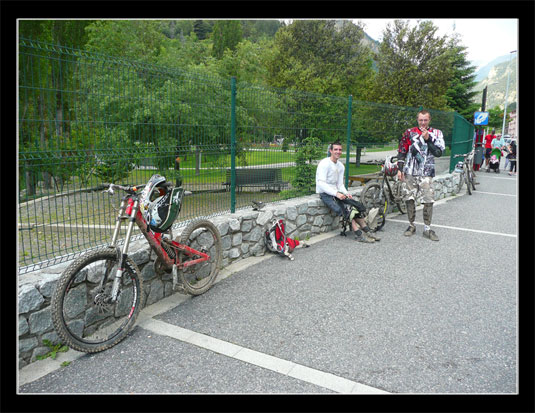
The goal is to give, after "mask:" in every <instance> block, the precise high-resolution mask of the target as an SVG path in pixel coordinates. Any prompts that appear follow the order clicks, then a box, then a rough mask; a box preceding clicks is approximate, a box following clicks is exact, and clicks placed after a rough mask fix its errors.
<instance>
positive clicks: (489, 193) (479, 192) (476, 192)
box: [473, 191, 516, 196]
mask: <svg viewBox="0 0 535 413" xmlns="http://www.w3.org/2000/svg"><path fill="white" fill-rule="evenodd" d="M473 193H474V194H486V195H502V196H516V194H514V195H512V194H501V193H499V192H483V191H475V192H473Z"/></svg>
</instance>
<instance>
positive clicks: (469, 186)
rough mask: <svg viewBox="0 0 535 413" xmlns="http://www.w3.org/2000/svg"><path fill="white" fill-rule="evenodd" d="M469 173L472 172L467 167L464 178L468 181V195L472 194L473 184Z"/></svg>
mask: <svg viewBox="0 0 535 413" xmlns="http://www.w3.org/2000/svg"><path fill="white" fill-rule="evenodd" d="M469 174H470V171H469V170H468V169H467V168H465V171H464V173H463V175H464V180H465V182H466V192H467V193H468V195H472V185H471V183H470V177H469Z"/></svg>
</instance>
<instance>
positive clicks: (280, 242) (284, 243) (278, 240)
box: [264, 219, 299, 261]
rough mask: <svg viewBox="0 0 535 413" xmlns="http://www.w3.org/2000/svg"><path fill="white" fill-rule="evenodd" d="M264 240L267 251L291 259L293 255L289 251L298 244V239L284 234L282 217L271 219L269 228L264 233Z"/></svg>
mask: <svg viewBox="0 0 535 413" xmlns="http://www.w3.org/2000/svg"><path fill="white" fill-rule="evenodd" d="M264 241H265V243H266V247H267V249H268V250H269V251H271V252H273V253H275V254H280V255H282V256H285V257H288V258H289V259H290V260H291V261H293V259H294V257H293V256H292V254H291V252H292V251H293V250H294V248H295V247H297V246H298V245H299V241H297V240H295V239H291V238H289V237H287V236H286V232H285V228H284V221H283V220H282V219H279V220H278V221H277V220H276V219H275V220H273V224H272V225H271V228H269V229H268V230H267V231H266V232H265V233H264Z"/></svg>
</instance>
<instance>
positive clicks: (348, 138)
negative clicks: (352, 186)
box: [345, 95, 353, 188]
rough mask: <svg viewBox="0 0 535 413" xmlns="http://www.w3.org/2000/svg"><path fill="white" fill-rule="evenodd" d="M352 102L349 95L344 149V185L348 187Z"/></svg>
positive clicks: (351, 97)
mask: <svg viewBox="0 0 535 413" xmlns="http://www.w3.org/2000/svg"><path fill="white" fill-rule="evenodd" d="M352 104H353V96H352V95H349V101H348V104H347V143H346V146H347V149H346V176H345V187H346V188H347V187H348V183H349V166H350V165H351V161H350V159H349V149H350V147H351V107H352Z"/></svg>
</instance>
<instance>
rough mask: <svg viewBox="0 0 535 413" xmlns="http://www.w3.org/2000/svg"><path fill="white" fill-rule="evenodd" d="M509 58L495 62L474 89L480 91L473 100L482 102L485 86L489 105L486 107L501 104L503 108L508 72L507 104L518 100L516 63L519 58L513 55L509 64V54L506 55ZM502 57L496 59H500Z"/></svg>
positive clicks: (489, 107)
mask: <svg viewBox="0 0 535 413" xmlns="http://www.w3.org/2000/svg"><path fill="white" fill-rule="evenodd" d="M506 57H507V59H506V60H505V61H504V62H501V63H498V64H495V65H494V66H492V67H491V68H490V69H489V71H488V73H487V75H486V77H485V78H483V79H482V80H481V81H480V82H479V83H478V84H477V85H476V86H475V87H474V90H476V91H478V92H479V93H478V94H477V95H476V96H475V97H474V99H473V101H474V102H477V103H480V104H481V99H482V94H483V89H484V88H485V86H488V88H487V107H486V109H487V110H488V109H491V108H494V107H495V106H500V107H501V108H502V109H503V104H504V102H505V92H506V88H507V73H509V76H510V78H509V93H508V95H507V104H508V105H510V104H511V103H513V102H516V99H517V95H516V91H517V89H516V85H517V79H516V72H517V70H516V65H517V58H516V57H513V58H512V59H511V63H510V64H509V56H506ZM499 59H500V58H498V59H496V60H499ZM489 64H490V63H489Z"/></svg>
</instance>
